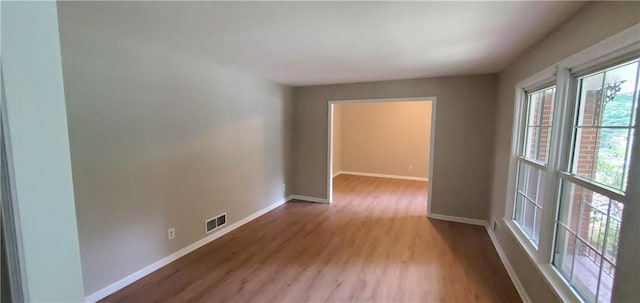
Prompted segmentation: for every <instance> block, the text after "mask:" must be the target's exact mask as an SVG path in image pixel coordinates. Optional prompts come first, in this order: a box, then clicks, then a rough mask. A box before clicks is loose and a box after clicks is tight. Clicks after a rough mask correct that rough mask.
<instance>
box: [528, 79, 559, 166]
mask: <svg viewBox="0 0 640 303" xmlns="http://www.w3.org/2000/svg"><path fill="white" fill-rule="evenodd" d="M554 98H555V87H551V88H548V89H544V90H540V91H537V92H534V93H529V94H527V123H526V129H525V140H524V147H523V153H522V154H523V156H524V157H525V158H528V159H531V160H535V161H539V162H542V163H546V162H547V156H548V153H549V138H550V137H551V124H552V120H553V103H554Z"/></svg>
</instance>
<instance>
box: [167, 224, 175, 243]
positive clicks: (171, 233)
mask: <svg viewBox="0 0 640 303" xmlns="http://www.w3.org/2000/svg"><path fill="white" fill-rule="evenodd" d="M167 237H168V238H169V240H173V238H175V237H176V229H175V228H173V227H172V228H169V231H168V232H167Z"/></svg>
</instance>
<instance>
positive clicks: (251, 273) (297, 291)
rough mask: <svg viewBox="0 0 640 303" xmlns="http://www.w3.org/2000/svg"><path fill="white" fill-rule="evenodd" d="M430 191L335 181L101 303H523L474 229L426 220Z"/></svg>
mask: <svg viewBox="0 0 640 303" xmlns="http://www.w3.org/2000/svg"><path fill="white" fill-rule="evenodd" d="M426 197H427V183H426V182H420V181H407V180H394V179H383V178H372V177H361V176H350V175H340V176H338V177H336V178H335V179H334V203H333V204H331V205H325V204H316V203H304V202H297V203H294V202H290V203H287V204H285V205H283V206H281V207H278V208H277V209H275V210H273V211H271V212H269V213H267V214H265V215H263V216H262V217H260V218H258V219H256V220H254V221H252V222H250V223H248V224H246V225H244V226H242V227H241V228H239V229H237V230H235V231H233V232H231V233H229V234H227V235H225V236H224V237H222V238H220V239H218V240H215V241H213V242H212V243H209V244H208V245H206V246H204V247H202V248H200V249H198V250H196V251H194V252H192V253H191V254H188V255H187V256H185V257H183V258H181V259H179V260H177V261H176V262H174V263H172V264H169V265H167V266H166V267H164V268H162V269H160V270H158V271H156V272H154V273H152V274H151V275H149V276H147V277H145V278H143V279H141V280H139V281H138V282H136V283H134V284H132V285H130V286H128V287H126V288H124V289H122V290H120V291H118V292H116V293H114V294H113V295H111V296H109V297H107V298H105V299H104V300H103V302H136V303H138V302H363V301H367V302H373V301H375V302H520V298H519V297H518V294H517V292H516V290H515V288H514V286H513V284H512V283H511V280H510V279H509V277H508V275H507V272H506V271H505V269H504V267H503V266H502V263H500V259H499V258H498V255H497V253H496V251H495V249H494V247H493V245H492V244H491V241H490V239H489V237H488V235H487V233H486V231H485V230H484V228H483V227H480V226H472V225H465V224H459V223H451V222H444V221H438V220H431V219H426V216H425V215H426V207H427V206H426V200H427V199H426Z"/></svg>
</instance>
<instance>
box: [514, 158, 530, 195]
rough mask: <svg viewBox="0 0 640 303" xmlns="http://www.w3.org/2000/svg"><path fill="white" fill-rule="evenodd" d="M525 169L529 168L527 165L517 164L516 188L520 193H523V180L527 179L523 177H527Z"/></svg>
mask: <svg viewBox="0 0 640 303" xmlns="http://www.w3.org/2000/svg"><path fill="white" fill-rule="evenodd" d="M527 167H529V166H528V165H525V164H524V163H521V162H520V163H518V187H517V189H518V190H519V191H521V192H525V180H526V179H527V178H526V177H525V176H526V175H527V173H528V171H527Z"/></svg>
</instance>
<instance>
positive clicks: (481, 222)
mask: <svg viewBox="0 0 640 303" xmlns="http://www.w3.org/2000/svg"><path fill="white" fill-rule="evenodd" d="M427 217H429V218H431V219H436V220H443V221H451V222H458V223H465V224H472V225H481V226H486V225H487V224H488V223H487V221H485V220H480V219H471V218H464V217H455V216H447V215H440V214H430V215H427Z"/></svg>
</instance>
